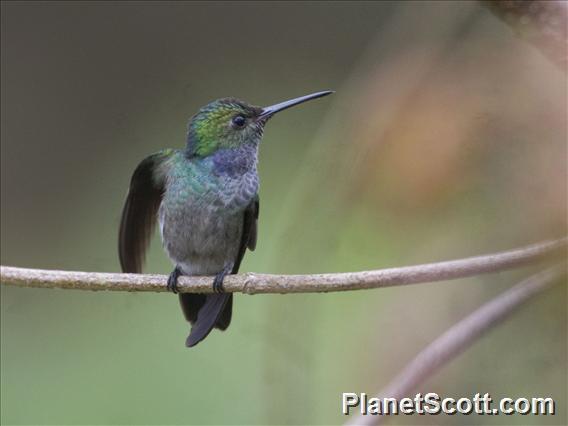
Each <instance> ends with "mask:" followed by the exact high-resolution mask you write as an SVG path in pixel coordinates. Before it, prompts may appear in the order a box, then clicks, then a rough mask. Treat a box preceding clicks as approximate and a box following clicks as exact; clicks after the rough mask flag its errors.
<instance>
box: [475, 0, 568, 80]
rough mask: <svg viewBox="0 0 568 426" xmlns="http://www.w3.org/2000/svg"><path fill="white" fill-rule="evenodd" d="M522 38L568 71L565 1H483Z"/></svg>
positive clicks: (567, 11)
mask: <svg viewBox="0 0 568 426" xmlns="http://www.w3.org/2000/svg"><path fill="white" fill-rule="evenodd" d="M481 3H482V4H483V5H484V6H486V7H487V8H488V9H489V10H491V12H493V14H494V15H495V16H497V17H499V19H501V20H502V21H503V22H506V23H507V24H508V25H509V26H510V27H511V28H512V29H513V30H514V31H515V33H516V35H517V36H518V37H520V38H521V39H523V40H525V41H527V42H529V43H530V44H532V45H533V46H535V47H536V48H537V49H538V50H539V51H540V52H541V53H542V54H543V55H544V56H545V57H547V58H548V60H550V61H551V62H553V63H554V64H555V65H556V66H557V67H558V68H560V69H561V70H563V71H566V62H567V61H566V57H567V54H566V52H567V51H568V37H567V21H568V4H567V3H566V2H565V1H541V0H481Z"/></svg>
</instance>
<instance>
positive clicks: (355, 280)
mask: <svg viewBox="0 0 568 426" xmlns="http://www.w3.org/2000/svg"><path fill="white" fill-rule="evenodd" d="M567 243H568V238H567V237H564V238H561V239H559V240H552V241H545V242H541V243H539V244H534V245H531V246H527V247H523V248H519V249H516V250H511V251H505V252H500V253H494V254H489V255H484V256H477V257H469V258H465V259H459V260H452V261H447V262H438V263H427V264H423V265H416V266H406V267H402V268H390V269H380V270H376V271H362V272H345V273H338V274H316V275H269V274H255V273H246V274H241V275H229V276H227V277H226V278H225V281H224V288H225V290H226V291H228V292H242V293H247V294H254V293H317V292H331V291H347V290H361V289H370V288H380V287H392V286H400V285H407V284H418V283H426V282H433V281H445V280H451V279H456V278H463V277H469V276H473V275H479V274H483V273H488V272H497V271H502V270H505V269H511V268H516V267H519V266H523V265H526V264H529V263H532V262H536V261H539V260H543V259H545V258H547V257H556V256H560V255H564V256H565V255H566V246H567ZM0 281H1V282H2V284H4V285H12V286H17V287H38V288H66V289H78V290H113V291H154V292H165V291H167V288H166V282H167V277H166V276H164V275H141V274H112V273H99V272H72V271H48V270H40V269H25V268H15V267H11V266H2V267H0ZM211 283H212V277H180V279H179V291H180V292H181V293H210V292H211V291H212V289H211Z"/></svg>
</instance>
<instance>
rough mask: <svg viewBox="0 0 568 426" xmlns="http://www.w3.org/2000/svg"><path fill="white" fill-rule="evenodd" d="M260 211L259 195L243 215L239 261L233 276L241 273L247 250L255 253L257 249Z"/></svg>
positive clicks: (234, 267)
mask: <svg viewBox="0 0 568 426" xmlns="http://www.w3.org/2000/svg"><path fill="white" fill-rule="evenodd" d="M259 211H260V202H259V199H258V195H257V196H256V197H255V198H254V200H252V201H251V202H250V204H249V205H248V206H247V208H246V209H245V212H244V215H243V233H242V234H241V242H240V244H239V251H238V254H237V259H236V260H235V265H234V266H233V270H232V271H231V273H232V274H236V273H237V272H239V267H240V266H241V261H242V260H243V257H244V255H245V251H246V250H247V248H248V249H249V250H251V251H254V249H255V248H256V236H257V230H258V213H259Z"/></svg>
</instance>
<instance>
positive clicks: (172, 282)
mask: <svg viewBox="0 0 568 426" xmlns="http://www.w3.org/2000/svg"><path fill="white" fill-rule="evenodd" d="M180 275H181V271H180V269H179V268H178V267H177V266H176V267H175V269H174V270H173V271H172V273H171V274H170V276H169V277H168V290H169V291H171V292H172V293H174V294H177V293H178V278H179V276H180Z"/></svg>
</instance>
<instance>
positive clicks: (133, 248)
mask: <svg viewBox="0 0 568 426" xmlns="http://www.w3.org/2000/svg"><path fill="white" fill-rule="evenodd" d="M172 153H173V150H164V151H160V152H157V153H156V154H152V155H150V156H149V157H146V158H145V159H144V160H142V162H141V163H140V164H139V165H138V167H136V170H134V174H133V175H132V179H131V181H130V189H129V190H128V195H127V196H126V202H125V203H124V208H123V210H122V218H121V220H120V231H119V234H118V254H119V257H120V266H121V267H122V271H123V272H131V273H140V272H141V270H142V263H143V262H144V254H145V252H146V249H147V247H148V244H149V242H150V237H151V235H152V231H153V229H154V225H155V224H156V217H157V212H158V208H159V206H160V202H161V200H162V194H163V192H164V185H165V182H164V178H160V177H158V176H157V173H156V168H157V167H158V166H159V165H161V164H162V163H163V161H165V160H167V159H168V158H169V157H170V156H171V154H172Z"/></svg>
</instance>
